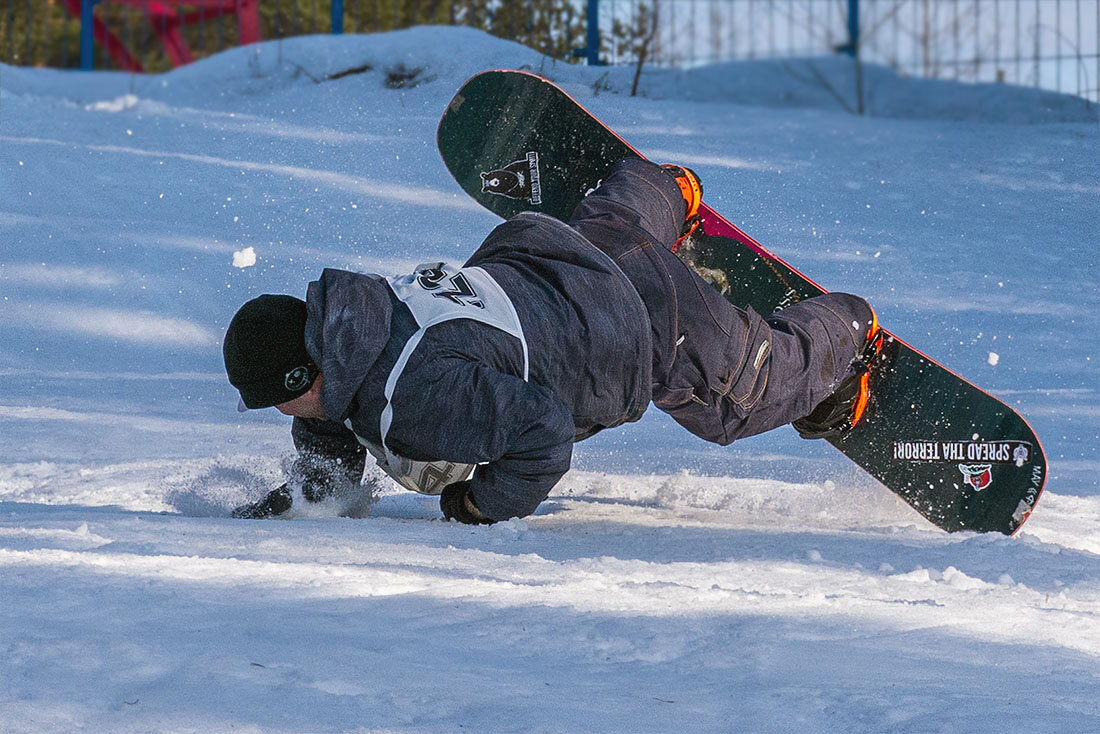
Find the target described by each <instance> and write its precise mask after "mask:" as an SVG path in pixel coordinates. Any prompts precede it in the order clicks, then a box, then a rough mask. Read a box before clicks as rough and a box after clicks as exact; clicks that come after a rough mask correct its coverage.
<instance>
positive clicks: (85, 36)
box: [80, 0, 99, 71]
mask: <svg viewBox="0 0 1100 734" xmlns="http://www.w3.org/2000/svg"><path fill="white" fill-rule="evenodd" d="M98 2H99V0H80V68H81V69H83V70H84V71H91V70H92V67H93V66H94V65H95V57H94V52H95V36H94V35H93V33H92V29H93V28H94V27H95V17H94V16H93V15H92V13H93V11H94V9H95V6H96V4H97V3H98Z"/></svg>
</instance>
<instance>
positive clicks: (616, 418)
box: [293, 213, 652, 520]
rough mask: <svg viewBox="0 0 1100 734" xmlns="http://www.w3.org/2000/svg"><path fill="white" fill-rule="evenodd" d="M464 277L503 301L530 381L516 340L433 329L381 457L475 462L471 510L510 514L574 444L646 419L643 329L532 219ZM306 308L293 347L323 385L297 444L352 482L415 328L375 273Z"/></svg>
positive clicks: (574, 243) (558, 230)
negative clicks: (500, 292)
mask: <svg viewBox="0 0 1100 734" xmlns="http://www.w3.org/2000/svg"><path fill="white" fill-rule="evenodd" d="M466 264H467V265H476V266H478V267H481V268H483V269H484V270H485V271H487V272H488V273H489V274H490V275H492V277H493V278H494V279H495V280H496V281H497V282H498V283H499V284H500V286H501V287H502V288H503V289H504V291H505V292H506V293H507V294H508V295H509V297H510V299H511V300H512V303H513V304H514V306H515V308H516V312H517V314H518V316H519V320H520V323H521V325H522V327H523V332H524V336H525V338H526V341H527V345H528V351H529V361H530V368H529V379H528V381H527V382H524V380H523V379H522V375H523V353H522V347H521V345H520V342H519V340H518V339H516V338H515V337H514V336H511V335H510V334H507V333H505V332H503V331H500V330H498V329H495V328H493V327H491V326H488V325H485V324H482V323H480V322H477V321H472V320H468V319H461V320H456V321H448V322H445V323H442V324H438V325H436V326H433V327H431V328H429V329H428V330H427V331H426V332H425V334H424V337H423V339H422V340H421V342H420V344H419V345H418V346H417V347H416V349H415V351H414V352H413V354H412V356H411V358H410V359H409V361H408V363H407V365H406V366H405V368H404V370H403V372H402V373H401V377H400V379H399V380H398V381H397V383H396V385H395V389H394V393H393V398H392V405H393V422H392V423H391V425H390V429H389V432H388V434H387V438H386V444H387V446H388V447H389V448H390V450H392V451H394V452H395V453H397V454H399V455H402V456H406V457H408V458H411V459H416V460H440V459H441V460H446V461H455V462H462V463H471V464H473V463H478V464H481V466H479V467H478V468H477V470H476V471H475V474H474V477H473V480H472V481H473V484H472V491H473V493H474V496H475V497H476V498H477V503H478V507H479V508H480V509H481V511H482V512H484V513H485V514H486V515H488V516H489V517H491V518H493V519H500V520H503V519H507V518H509V517H513V516H519V517H522V516H525V515H529V514H530V513H531V512H533V511H534V509H535V508H536V507H537V506H538V504H539V503H540V502H541V501H542V500H543V499H545V498H546V496H547V494H548V493H549V491H550V489H551V488H552V487H553V486H554V484H555V483H556V482H557V481H558V479H560V478H561V476H562V475H563V474H564V473H565V472H566V471H567V470H568V468H569V464H570V459H571V456H572V444H573V442H574V441H575V440H580V439H582V438H586V437H588V436H591V435H593V434H594V433H596V432H598V431H600V430H601V429H603V428H607V427H611V426H617V425H619V424H621V423H624V422H627V421H635V420H638V419H639V418H640V417H641V416H642V414H643V413H644V412H645V409H646V407H647V406H648V404H649V402H650V398H651V384H650V383H651V369H652V368H651V360H650V359H649V355H650V354H651V351H652V347H651V344H650V326H649V320H648V317H647V314H646V309H645V307H644V306H643V304H642V301H641V299H640V297H639V296H638V293H637V291H636V290H635V289H634V287H633V286H632V285H631V283H630V281H629V280H628V279H627V278H626V276H624V275H623V273H622V271H621V270H620V269H619V268H618V266H616V265H615V263H614V262H613V261H612V260H611V259H610V258H609V257H608V256H607V255H605V254H604V253H603V252H601V251H600V250H598V249H597V248H596V247H595V246H593V245H592V244H591V243H589V242H588V241H587V240H586V239H584V238H583V237H582V236H581V235H579V234H578V233H577V232H576V231H575V230H574V229H572V228H571V227H569V226H568V225H566V224H564V223H562V222H559V221H558V220H555V219H552V218H550V217H547V216H544V215H540V214H533V213H529V214H520V215H519V216H517V217H515V218H513V219H511V220H509V221H507V222H505V223H503V224H501V225H500V226H498V227H497V228H496V229H495V230H493V232H492V233H491V234H490V235H489V237H488V238H487V239H486V240H485V242H484V243H483V244H482V245H481V247H480V248H479V249H478V250H477V251H476V252H475V253H474V255H473V256H472V257H471V258H470V259H469V261H468V262H467V263H466ZM306 303H307V306H308V311H309V317H308V321H307V324H306V348H307V349H308V350H309V353H310V355H311V356H312V357H313V359H314V360H315V361H316V362H317V364H318V365H319V366H320V368H321V372H322V373H323V374H324V384H323V386H322V389H321V398H322V402H323V405H324V409H325V413H326V415H328V416H329V417H330V420H327V421H321V420H312V419H302V418H297V419H295V421H294V429H293V433H294V438H295V443H296V444H297V445H298V447H299V449H300V450H303V451H306V452H311V453H315V454H321V455H322V456H325V457H328V458H331V459H338V460H339V461H340V463H341V465H342V466H343V467H344V468H345V469H346V471H347V474H348V477H349V478H354V477H356V472H359V473H361V472H362V469H363V466H364V460H365V456H364V451H363V449H362V448H361V447H360V445H359V443H358V442H357V440H356V438H355V435H354V434H358V435H359V436H361V437H363V438H364V439H366V440H368V441H371V442H373V443H381V440H380V439H381V436H380V415H381V412H382V409H383V408H384V406H385V398H384V394H383V387H384V385H385V382H386V379H387V377H388V376H389V374H390V371H391V369H392V368H393V365H394V364H395V362H396V361H397V358H398V355H399V354H400V352H401V350H402V348H403V347H404V345H405V343H406V341H407V340H408V339H409V337H410V336H411V335H412V334H413V333H414V332H415V331H416V330H417V325H416V322H415V321H414V320H413V318H412V314H411V312H410V311H409V309H408V307H407V306H406V305H405V304H404V303H402V302H401V301H399V300H398V299H397V298H396V296H395V295H394V294H393V292H392V291H391V290H390V288H389V286H388V285H387V284H386V282H385V280H383V279H382V278H381V277H380V276H377V275H364V274H359V273H352V272H347V271H342V270H331V269H328V270H325V271H324V272H323V273H322V275H321V278H320V280H318V281H315V282H313V283H311V284H310V286H309V291H308V295H307V298H306ZM345 419H350V421H351V424H352V426H353V427H354V429H355V431H354V434H353V433H352V432H351V431H349V430H348V429H347V428H346V427H345V426H344V425H343V423H344V421H345Z"/></svg>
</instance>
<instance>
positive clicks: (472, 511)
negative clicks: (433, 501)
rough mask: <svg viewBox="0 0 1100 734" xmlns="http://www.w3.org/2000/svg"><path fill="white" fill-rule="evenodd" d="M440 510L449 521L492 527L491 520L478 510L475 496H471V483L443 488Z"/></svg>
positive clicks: (456, 483) (440, 496)
mask: <svg viewBox="0 0 1100 734" xmlns="http://www.w3.org/2000/svg"><path fill="white" fill-rule="evenodd" d="M439 509H440V510H442V511H443V517H445V518H447V519H448V520H458V521H459V522H461V523H465V524H467V525H492V524H493V523H494V522H496V520H490V519H489V518H487V517H485V515H484V514H482V512H481V510H479V509H477V505H476V504H474V496H473V495H472V494H470V482H469V481H465V482H455V483H454V484H448V485H447V486H446V487H444V488H443V493H442V494H441V495H439Z"/></svg>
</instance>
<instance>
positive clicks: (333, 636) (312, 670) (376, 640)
mask: <svg viewBox="0 0 1100 734" xmlns="http://www.w3.org/2000/svg"><path fill="white" fill-rule="evenodd" d="M398 61H401V62H402V63H404V64H405V65H406V66H407V67H410V68H413V67H416V68H421V69H422V71H421V73H420V75H419V77H418V84H417V85H416V86H415V87H412V88H408V89H403V90H389V89H385V88H384V85H383V80H384V78H385V74H386V69H387V68H388V67H389V66H392V65H394V64H396V63H397V62H398ZM834 61H835V60H831V59H822V60H814V61H798V62H790V64H793V65H794V66H795V67H798V66H799V65H804V64H810V63H814V64H816V65H817V67H818V70H819V71H820V72H821V74H822V75H824V76H825V77H827V78H829V79H830V81H831V82H832V83H833V85H834V87H835V88H837V89H842V90H843V89H845V88H848V87H847V86H845V85H847V84H849V83H850V80H849V79H848V78H847V77H846V76H845V75H846V74H848V73H849V71H848V70H849V67H848V66H846V65H844V64H838V63H834ZM364 63H369V64H370V65H371V67H372V69H371V70H370V71H368V72H367V73H364V74H357V75H352V76H348V77H345V78H342V79H340V80H335V81H324V82H321V83H314V82H313V81H311V80H310V79H309V78H308V76H307V75H305V74H303V73H302V71H301V69H306V70H307V71H308V72H309V74H310V75H312V76H313V77H314V78H316V79H321V78H323V77H324V75H326V74H331V73H334V72H337V71H340V70H343V69H347V68H352V67H357V66H362V65H363V64H364ZM790 64H786V65H785V64H782V63H779V64H777V63H775V62H744V63H743V64H740V65H739V64H731V65H723V66H719V67H715V68H711V69H707V68H704V69H700V70H696V71H693V72H659V71H656V70H654V71H651V72H647V74H645V75H644V76H643V85H642V92H643V94H644V95H645V98H638V99H631V98H629V97H628V96H626V95H625V94H624V93H623V90H627V89H629V86H630V82H631V76H632V70H631V69H625V68H623V69H617V68H611V69H587V68H584V67H575V66H569V65H563V64H558V63H554V62H552V61H549V60H546V59H543V58H542V57H540V56H539V55H538V54H536V53H534V52H532V51H530V50H528V49H525V48H523V47H520V46H517V45H515V44H511V43H507V42H503V41H500V40H497V39H492V38H490V37H488V36H485V35H483V34H480V33H477V32H474V31H470V30H468V29H445V28H418V29H412V30H410V31H403V32H397V33H390V34H381V35H377V36H350V35H349V36H344V37H310V38H300V39H292V40H287V41H284V42H283V43H282V44H281V45H280V44H262V45H260V46H255V47H250V48H242V49H233V50H230V51H227V52H226V53H223V54H220V55H218V56H217V57H214V58H211V59H207V60H204V61H202V62H199V63H196V64H193V65H191V66H188V67H184V68H181V69H179V70H177V71H175V72H173V73H171V74H167V75H163V76H159V77H131V76H129V75H124V74H110V73H97V74H92V75H88V74H75V73H62V72H55V71H50V70H41V69H18V68H13V67H6V66H2V65H0V241H2V242H3V244H0V316H2V317H3V318H4V323H5V327H4V338H3V339H2V340H0V379H2V380H3V384H4V386H5V387H4V390H3V391H2V393H0V433H2V435H3V437H4V439H5V440H4V441H3V442H0V683H2V684H0V731H3V732H9V731H11V732H54V731H77V730H84V731H111V732H146V731H227V730H231V729H232V730H234V731H246V732H247V731H254V732H261V731H262V732H307V731H308V732H315V731H316V732H320V731H409V732H428V731H432V732H434V731H457V730H459V729H463V730H473V731H514V732H531V731H543V732H555V731H561V732H576V731H609V732H619V731H622V732H626V731H631V732H634V731H671V730H683V731H691V732H709V731H713V732H726V731H752V732H837V731H845V732H883V731H891V732H986V731H1058V732H1094V731H1098V730H1100V703H1098V701H1100V699H1098V697H1097V695H1096V693H1097V690H1098V685H1100V683H1098V681H1100V484H1098V482H1097V479H1096V477H1097V476H1098V474H1100V448H1098V447H1100V389H1098V386H1100V374H1098V371H1097V367H1096V363H1097V360H1098V358H1100V355H1097V352H1096V346H1097V341H1096V334H1098V333H1100V316H1098V314H1100V294H1098V292H1097V290H1096V288H1095V285H1094V283H1093V282H1092V279H1091V277H1090V276H1091V275H1095V274H1096V273H1097V272H1100V267H1098V264H1100V254H1098V253H1100V241H1098V240H1100V236H1098V222H1100V203H1098V200H1097V196H1096V194H1097V192H1100V169H1098V168H1097V166H1096V161H1097V159H1098V156H1097V149H1098V148H1097V143H1098V140H1100V132H1098V129H1097V124H1096V112H1095V107H1093V108H1091V110H1090V109H1085V108H1084V107H1083V106H1082V105H1081V104H1080V101H1079V100H1073V99H1071V98H1059V97H1056V96H1052V95H1049V94H1046V93H1039V92H1036V91H1035V90H1030V89H1017V88H1013V87H1010V86H1007V85H983V86H980V87H959V86H955V85H951V84H947V83H942V82H930V81H922V80H906V79H899V78H897V77H893V76H892V75H890V74H889V73H888V72H886V71H885V70H882V69H873V68H872V69H870V70H868V72H867V75H866V83H867V85H868V89H869V90H870V94H869V100H870V104H871V106H872V112H873V114H872V116H868V117H859V118H857V117H852V116H850V115H848V114H846V113H844V112H842V111H840V110H839V109H838V104H837V102H836V100H835V99H832V98H830V97H829V95H827V94H823V93H822V90H821V89H820V88H817V89H815V88H813V85H810V86H807V84H806V83H805V82H801V81H798V78H799V77H802V78H808V76H807V75H806V74H802V73H795V72H798V69H797V68H793V67H791V66H790ZM499 67H511V68H530V69H532V70H534V71H537V72H541V73H544V74H546V75H549V76H550V77H552V78H554V79H555V80H557V81H558V82H559V83H561V84H562V85H563V86H564V87H565V89H566V90H567V91H569V92H570V93H572V94H575V95H577V96H578V97H580V98H581V99H582V101H583V102H584V103H585V104H587V105H588V106H589V107H590V108H591V109H592V110H593V111H594V112H595V113H596V114H597V115H599V116H600V117H601V118H603V119H604V120H605V121H606V122H608V123H609V124H610V125H612V126H613V127H614V128H616V129H617V130H619V131H620V132H621V133H622V134H623V135H624V137H626V139H627V140H628V141H630V142H631V143H632V144H634V145H636V146H637V147H638V148H639V149H640V150H642V151H643V152H646V153H647V154H649V155H651V156H653V157H655V158H657V159H659V160H661V161H666V160H667V161H678V162H682V163H687V164H689V165H692V166H693V167H695V168H696V169H697V170H698V171H699V172H700V174H702V177H703V180H704V183H705V185H706V196H707V200H708V202H709V203H711V204H712V205H713V206H714V207H715V208H716V209H718V210H719V211H722V212H723V213H725V214H727V215H728V216H729V218H730V219H731V221H734V222H735V223H737V224H740V225H741V226H743V227H744V228H745V229H746V230H747V231H748V232H749V233H750V234H752V235H753V236H754V237H756V238H757V239H759V240H760V241H761V242H763V243H764V244H765V245H766V246H768V247H769V248H771V249H773V250H774V251H775V252H777V253H778V254H780V255H781V256H782V257H784V258H785V259H787V260H789V261H790V262H791V263H792V264H794V265H796V266H799V267H803V268H805V269H806V271H807V272H808V273H809V274H810V275H811V276H812V277H814V279H815V280H817V281H818V282H820V283H822V284H823V285H824V286H825V287H828V288H831V289H834V290H848V291H851V292H856V293H861V294H863V295H866V296H868V297H869V299H870V300H871V302H872V303H873V304H874V305H875V306H876V309H877V310H878V312H879V315H880V317H881V319H882V321H883V322H884V323H886V324H889V325H890V327H891V328H892V329H894V330H895V331H896V332H897V333H899V334H901V335H903V336H904V337H905V338H906V340H907V341H909V342H910V343H912V344H913V345H914V346H916V347H918V348H919V349H922V350H924V351H926V352H927V353H928V354H929V355H930V356H932V357H933V358H935V359H938V360H941V361H943V362H945V363H946V364H948V365H950V366H951V367H952V368H953V369H955V370H957V371H958V372H959V373H960V374H962V375H964V376H965V377H967V378H969V379H972V380H974V381H975V382H977V383H978V384H980V385H982V386H983V387H987V388H989V389H990V390H991V391H992V392H994V394H997V395H999V396H1001V397H1002V398H1003V399H1005V400H1006V401H1008V402H1009V403H1010V404H1012V405H1014V406H1015V407H1017V408H1018V409H1019V410H1021V412H1022V413H1023V414H1024V415H1025V417H1027V418H1028V419H1029V420H1030V421H1031V422H1032V423H1033V424H1034V425H1035V427H1036V429H1037V431H1038V433H1039V435H1040V437H1041V438H1042V439H1043V441H1044V444H1045V447H1046V449H1047V453H1048V455H1049V457H1050V460H1051V466H1050V478H1049V481H1048V489H1047V491H1046V493H1045V494H1044V496H1043V498H1042V499H1041V501H1040V503H1039V505H1038V508H1037V510H1036V511H1035V513H1034V515H1033V516H1032V518H1031V519H1030V520H1029V521H1028V522H1027V523H1026V525H1025V526H1024V528H1023V530H1022V531H1021V532H1020V533H1019V534H1018V536H1017V537H1014V538H1005V537H1002V536H999V535H975V534H956V535H948V534H945V533H942V532H939V531H938V530H936V529H935V528H933V527H931V526H930V525H929V524H928V523H927V522H925V521H924V520H923V519H922V518H920V517H919V516H918V515H916V514H915V513H914V512H912V511H911V510H909V508H908V507H907V506H906V505H905V504H904V503H903V502H901V501H900V500H899V499H898V498H896V497H894V496H893V495H892V494H890V493H889V492H887V491H886V490H884V489H882V488H881V487H879V486H878V485H877V484H876V483H874V482H873V481H872V480H870V479H869V478H867V477H865V476H863V475H862V474H860V473H859V472H858V471H857V470H854V469H853V468H852V467H851V466H850V465H849V464H848V463H847V462H846V461H844V460H843V459H842V458H838V456H837V455H836V453H835V452H834V451H832V450H831V449H830V448H829V447H828V446H825V445H822V444H821V442H806V441H801V440H800V439H798V438H797V437H795V435H794V433H793V431H790V430H787V429H783V430H780V431H776V432H773V433H772V434H769V435H766V436H761V437H755V438H752V439H748V440H745V441H742V442H738V443H737V444H735V445H734V446H731V447H727V448H722V447H717V446H711V445H707V444H702V443H700V442H698V441H696V440H695V439H693V438H692V437H690V436H689V435H687V434H685V433H684V432H683V431H682V430H680V429H678V428H677V427H676V426H675V425H674V424H673V423H672V421H671V420H670V419H668V418H667V416H663V415H661V414H659V413H658V412H656V411H650V414H647V416H646V418H645V419H644V420H643V421H642V422H641V423H639V424H635V425H631V426H627V427H623V428H620V429H616V430H612V431H607V432H605V433H604V434H601V435H600V436H598V437H596V438H595V439H592V440H590V441H588V442H585V443H582V444H579V445H578V447H577V451H576V458H575V466H574V469H573V470H572V471H571V472H570V473H569V474H567V475H566V477H565V478H564V479H563V481H562V482H561V483H560V484H559V485H558V486H557V487H556V488H555V490H554V492H553V494H552V495H551V497H550V498H549V499H548V500H547V501H546V502H545V503H544V504H543V505H542V506H541V507H540V509H539V511H538V512H537V513H536V514H535V515H534V516H532V517H530V518H526V519H523V520H512V521H509V522H507V523H500V524H498V525H495V526H492V527H488V528H470V527H464V526H459V525H455V524H447V523H443V522H442V521H440V520H439V512H438V506H437V501H436V500H435V499H434V498H431V497H421V496H417V495H413V494H409V493H402V492H398V491H396V490H395V489H393V488H392V485H390V484H388V480H386V479H385V478H384V477H382V476H381V475H380V474H379V473H378V472H377V471H376V470H373V469H372V470H370V471H369V472H368V476H367V478H366V480H365V486H364V492H365V493H366V495H365V497H364V498H363V499H364V500H369V501H364V502H362V503H360V504H354V506H352V505H349V504H348V503H347V502H345V503H344V504H341V503H340V502H336V501H332V502H329V503H324V504H322V505H319V506H315V507H309V508H305V509H303V510H300V511H298V512H297V514H296V515H295V516H294V517H293V518H292V519H289V520H286V521H267V522H243V521H234V520H230V519H228V517H227V515H228V512H229V510H230V509H231V508H232V507H234V506H236V505H237V504H239V503H241V502H243V501H245V500H248V499H251V498H254V497H256V496H259V495H260V494H261V493H262V492H264V491H265V490H266V489H267V488H270V487H271V486H273V485H274V484H276V483H277V482H279V481H280V478H281V476H282V467H283V464H284V463H285V461H286V460H287V459H288V457H289V456H290V452H291V450H292V446H291V442H290V438H289V422H288V420H287V419H285V418H283V417H282V416H279V415H273V414H269V413H271V411H266V412H265V411H261V412H254V413H247V414H243V415H239V414H237V413H236V412H235V410H234V406H235V404H236V396H235V395H234V392H233V390H232V388H231V387H230V386H229V385H228V384H226V382H225V380H224V377H223V375H222V370H221V361H220V360H221V358H220V352H219V341H220V337H221V334H222V333H223V331H224V328H225V326H226V325H227V323H228V320H229V318H230V317H231V316H232V314H233V313H234V311H235V309H236V307H237V306H238V305H239V304H240V303H241V302H243V301H244V300H246V299H248V298H250V297H252V296H255V295H257V294H259V293H263V292H288V293H297V294H301V293H304V291H305V287H306V284H307V283H308V282H309V281H310V280H312V279H314V278H315V277H316V276H317V275H318V274H319V272H320V269H321V268H323V267H341V268H348V269H353V270H360V271H366V272H375V271H377V272H382V273H393V272H398V271H407V270H409V269H410V268H411V267H412V266H414V265H415V264H416V263H418V262H422V261H427V260H438V259H444V260H448V261H451V262H456V263H460V262H462V261H463V260H464V259H465V257H466V255H467V254H468V253H469V252H471V251H472V250H473V248H474V247H475V246H476V244H477V243H478V242H480V240H481V239H482V238H483V237H484V235H485V234H486V233H487V232H488V230H489V229H490V228H491V227H492V226H493V225H494V224H495V222H496V220H495V218H494V217H493V216H492V215H490V214H488V213H487V212H484V211H482V210H480V208H478V207H477V206H476V205H474V204H473V203H472V202H471V201H469V200H468V199H467V198H466V197H465V196H464V195H463V194H462V193H461V191H459V190H458V188H457V186H456V185H455V184H454V183H453V181H451V179H450V177H449V175H448V174H447V172H446V170H445V169H444V167H443V165H442V163H441V162H440V161H439V158H438V155H437V153H436V151H435V144H434V131H435V124H436V122H437V121H438V117H439V115H440V113H441V112H442V110H443V108H444V107H445V105H446V104H447V102H448V101H449V99H450V97H451V94H453V92H454V90H455V89H456V88H457V87H458V85H459V84H460V83H461V82H462V81H463V80H464V79H465V78H466V77H468V76H470V75H472V74H473V73H475V72H476V71H478V70H481V69H484V68H499ZM605 72H606V75H605ZM597 82H599V83H598V84H597ZM608 89H610V90H612V91H610V92H609V91H608ZM715 89H717V90H719V91H720V95H719V98H717V99H708V96H713V95H714V90H715ZM750 104H754V105H759V106H748V105H750ZM1006 122H1011V123H1013V124H1005V123H1006ZM441 225H442V226H441ZM248 248H252V253H254V255H255V260H254V261H253V260H252V255H251V254H250V255H249V257H248V258H247V261H248V262H249V263H251V264H249V265H248V266H247V267H242V265H243V264H244V262H243V261H238V262H237V266H236V267H235V266H234V253H240V252H243V251H245V250H247V249H248ZM991 355H996V358H992V357H991ZM367 495H369V496H367ZM372 503H373V504H372ZM368 506H369V512H368V511H367V508H368ZM341 514H345V515H346V514H351V515H353V516H358V517H359V519H351V518H350V517H341V516H340V515H341ZM363 514H367V516H366V517H361V515H363Z"/></svg>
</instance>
